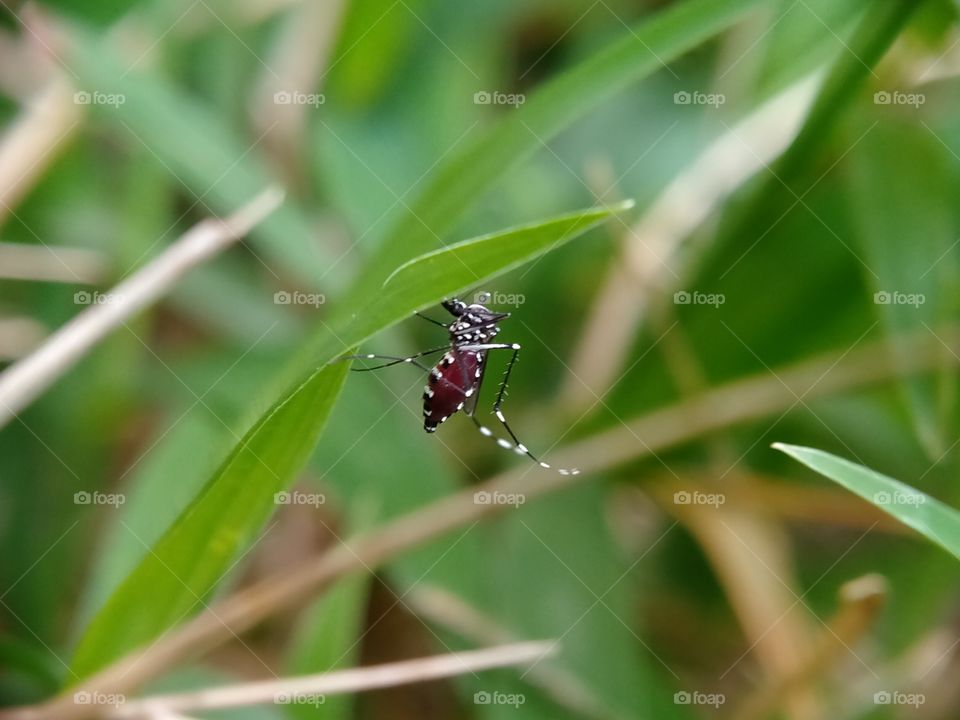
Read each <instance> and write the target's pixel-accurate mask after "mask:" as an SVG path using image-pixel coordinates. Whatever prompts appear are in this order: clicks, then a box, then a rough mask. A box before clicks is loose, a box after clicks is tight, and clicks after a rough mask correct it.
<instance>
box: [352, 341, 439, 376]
mask: <svg viewBox="0 0 960 720" xmlns="http://www.w3.org/2000/svg"><path fill="white" fill-rule="evenodd" d="M449 349H450V346H449V345H444V346H442V347H438V348H433V349H432V350H424V351H423V352H418V353H417V354H416V355H411V356H410V357H397V356H396V355H374V354H373V353H370V354H367V355H344V356H343V357H340V358H337V361H338V362H339V361H341V360H389V361H390V362H386V363H381V364H380V365H374V366H373V367H365V368H350V370H351V371H352V372H369V371H370V370H379V369H380V368H385V367H390V366H391V365H399V364H400V363H409V364H410V365H414V366H416V367H418V368H420V369H421V370H425V371H427V372H429V371H430V368H428V367H427V366H426V365H424V364H423V363H419V362H417V358H422V357H424V356H426V355H433V354H434V353H438V352H442V351H443V350H449Z"/></svg>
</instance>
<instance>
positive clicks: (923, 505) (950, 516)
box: [773, 443, 960, 558]
mask: <svg viewBox="0 0 960 720" xmlns="http://www.w3.org/2000/svg"><path fill="white" fill-rule="evenodd" d="M773 447H774V448H776V449H777V450H780V451H782V452H785V453H786V454H787V455H789V456H790V457H792V458H794V459H795V460H799V461H800V462H802V463H803V464H804V465H806V466H807V467H809V468H811V469H813V470H816V471H817V472H818V473H820V474H821V475H823V476H824V477H827V478H829V479H830V480H833V481H834V482H836V483H838V484H840V485H842V486H843V487H845V488H847V490H850V491H851V492H853V493H854V494H856V495H859V496H860V497H862V498H863V499H864V500H866V501H868V502H870V503H873V504H874V505H876V506H877V507H878V508H880V509H881V510H883V511H884V512H885V513H887V514H888V515H891V516H893V517H895V518H896V519H897V520H899V521H900V522H902V523H903V524H904V525H907V526H908V527H911V528H913V529H914V530H916V531H917V532H918V533H920V534H921V535H923V536H924V537H925V538H927V539H928V540H930V541H931V542H933V543H935V544H937V545H939V546H940V547H942V548H943V549H944V550H946V551H947V552H949V553H951V554H952V555H954V556H955V557H957V558H960V512H957V511H956V510H954V509H953V508H952V507H950V506H948V505H944V504H943V503H942V502H940V501H939V500H937V499H935V498H932V497H930V496H929V495H927V494H925V493H922V492H920V491H919V490H916V489H914V488H912V487H910V486H909V485H906V484H905V483H902V482H900V481H899V480H894V479H893V478H890V477H887V476H886V475H881V474H880V473H878V472H876V471H874V470H871V469H869V468H865V467H863V466H862V465H857V464H856V463H852V462H850V461H849V460H844V459H843V458H838V457H837V456H836V455H831V454H830V453H827V452H824V451H823V450H815V449H813V448H807V447H800V446H799V445H786V444H784V443H774V444H773Z"/></svg>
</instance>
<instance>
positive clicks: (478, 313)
mask: <svg viewBox="0 0 960 720" xmlns="http://www.w3.org/2000/svg"><path fill="white" fill-rule="evenodd" d="M443 307H444V308H445V309H446V310H447V312H449V313H450V314H451V315H453V316H455V317H458V318H460V319H461V322H465V323H466V324H468V325H489V324H490V323H495V322H498V321H500V320H503V319H504V318H508V317H510V313H499V312H494V311H493V310H491V309H490V308H488V307H487V306H486V305H484V304H482V303H473V304H471V305H467V304H466V303H465V302H463V300H459V299H457V298H453V299H452V300H444V301H443Z"/></svg>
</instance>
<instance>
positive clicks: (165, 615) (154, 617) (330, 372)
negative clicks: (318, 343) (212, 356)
mask: <svg viewBox="0 0 960 720" xmlns="http://www.w3.org/2000/svg"><path fill="white" fill-rule="evenodd" d="M346 372H347V366H346V364H345V363H342V364H338V365H330V366H327V367H324V368H323V369H322V370H321V371H319V372H317V373H316V374H314V375H313V376H311V377H310V379H309V380H308V381H307V382H306V383H304V384H303V385H302V386H301V387H299V388H297V390H296V391H295V392H294V393H292V394H291V395H290V397H289V398H287V399H285V400H284V401H282V402H280V403H279V404H277V405H276V406H275V407H274V408H273V409H272V410H271V411H270V412H269V413H267V414H266V415H264V416H263V417H262V418H261V419H260V421H259V422H258V423H257V424H256V425H255V426H254V427H253V428H252V429H251V430H250V431H249V432H248V433H247V435H246V436H245V437H244V438H243V440H242V441H241V442H240V443H239V444H238V445H237V446H236V447H235V448H234V449H233V451H232V452H231V453H230V455H229V457H228V458H227V459H226V461H225V462H224V463H223V465H222V466H221V467H220V468H219V469H218V470H217V472H216V473H215V474H214V476H213V477H212V478H211V479H210V481H209V482H208V483H207V484H206V485H205V486H204V488H203V490H202V491H201V492H200V494H199V495H198V496H197V497H196V498H195V499H194V501H193V502H192V503H191V504H190V505H189V506H188V507H187V509H186V511H185V512H184V513H183V514H182V515H181V516H180V517H179V518H178V519H177V521H176V523H175V524H174V525H173V526H172V527H171V528H170V529H169V530H168V531H167V532H166V533H165V534H164V535H163V537H162V538H161V539H160V541H159V542H158V543H157V544H156V545H154V546H153V548H152V549H151V551H150V552H149V553H148V554H147V555H146V557H145V558H144V559H143V560H142V561H141V562H140V564H139V565H137V567H136V568H135V569H134V571H133V572H132V573H131V574H130V575H128V576H127V577H126V579H125V580H124V582H123V583H122V584H121V585H120V587H119V588H118V589H117V591H116V592H115V593H114V594H113V595H111V597H110V599H109V600H108V601H107V603H106V605H105V606H104V607H103V609H102V610H101V611H100V612H99V613H98V614H97V616H96V617H95V618H94V620H93V622H92V623H91V624H90V627H89V628H88V629H87V631H86V633H85V634H84V636H83V639H82V640H81V642H80V644H79V646H78V648H77V651H76V654H75V656H74V660H73V670H74V672H76V673H77V674H78V675H79V676H81V677H83V676H85V675H89V674H90V673H92V672H94V671H96V670H97V669H99V668H101V667H103V666H104V665H106V664H107V663H109V662H110V661H111V660H113V659H115V658H117V657H119V656H120V655H122V654H123V653H124V652H126V651H129V650H131V649H133V648H136V647H138V646H140V645H143V644H144V643H147V642H149V641H150V640H152V639H153V638H155V637H156V636H157V635H159V634H160V633H162V632H163V631H164V630H165V629H167V628H168V627H171V626H172V625H174V624H176V623H177V622H178V621H179V620H180V619H181V618H183V617H185V616H186V615H188V614H190V613H191V612H192V611H195V610H197V609H198V608H199V607H200V606H201V601H205V600H206V599H208V598H209V595H210V592H211V591H212V590H213V589H214V588H215V587H216V586H217V583H218V582H219V581H220V579H221V578H222V577H223V575H224V574H225V573H226V572H227V571H228V570H229V568H230V564H231V562H233V561H234V560H235V558H236V557H237V555H238V554H239V553H240V552H241V551H242V550H243V549H244V548H246V547H248V546H249V545H250V544H251V543H252V542H253V540H254V539H255V534H256V533H257V532H258V530H259V529H260V527H261V526H262V525H263V523H264V522H265V521H266V519H267V517H268V516H269V514H270V512H271V511H272V510H273V508H274V498H273V496H274V493H276V492H279V491H281V490H283V489H284V488H285V487H287V485H288V484H289V482H290V480H291V478H293V476H294V475H295V474H296V473H297V472H298V471H299V470H300V469H301V468H302V467H303V465H304V464H305V463H306V461H307V458H308V457H309V455H310V451H311V450H312V449H313V446H314V444H315V443H316V440H317V438H318V437H319V435H320V433H321V431H322V430H323V426H324V425H325V423H326V420H327V417H328V415H329V414H330V410H331V409H332V408H333V404H334V402H335V401H336V398H337V395H338V393H339V391H340V387H341V386H342V384H343V381H344V378H345V376H346Z"/></svg>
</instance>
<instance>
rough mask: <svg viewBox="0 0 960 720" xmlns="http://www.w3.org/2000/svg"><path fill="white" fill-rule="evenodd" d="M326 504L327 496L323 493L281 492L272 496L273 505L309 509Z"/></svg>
mask: <svg viewBox="0 0 960 720" xmlns="http://www.w3.org/2000/svg"><path fill="white" fill-rule="evenodd" d="M326 502H327V496H326V495H324V494H323V493H305V492H300V491H299V490H294V491H292V492H288V491H286V490H285V491H283V492H278V493H274V494H273V503H274V505H309V506H310V507H320V506H321V505H323V504H324V503H326Z"/></svg>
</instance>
